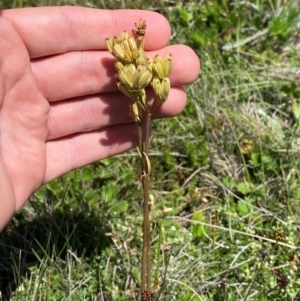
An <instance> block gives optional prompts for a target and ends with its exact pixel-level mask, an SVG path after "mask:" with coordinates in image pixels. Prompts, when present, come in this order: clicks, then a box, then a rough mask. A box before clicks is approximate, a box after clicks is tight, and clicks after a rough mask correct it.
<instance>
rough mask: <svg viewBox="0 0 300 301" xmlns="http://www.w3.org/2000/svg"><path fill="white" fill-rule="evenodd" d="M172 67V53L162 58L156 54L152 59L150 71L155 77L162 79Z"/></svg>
mask: <svg viewBox="0 0 300 301" xmlns="http://www.w3.org/2000/svg"><path fill="white" fill-rule="evenodd" d="M172 67H173V60H172V55H171V54H168V55H167V56H166V57H165V58H164V59H162V58H161V56H159V55H156V56H155V57H154V59H153V65H152V71H153V75H154V76H155V77H158V78H159V79H161V80H162V79H164V78H165V77H168V76H169V74H170V72H171V70H172Z"/></svg>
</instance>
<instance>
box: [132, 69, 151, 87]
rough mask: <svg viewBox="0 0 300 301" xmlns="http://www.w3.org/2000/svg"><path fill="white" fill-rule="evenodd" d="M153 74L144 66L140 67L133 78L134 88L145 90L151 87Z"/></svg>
mask: <svg viewBox="0 0 300 301" xmlns="http://www.w3.org/2000/svg"><path fill="white" fill-rule="evenodd" d="M151 79H152V73H151V72H150V71H149V70H148V69H147V67H146V66H144V65H139V66H138V68H137V70H136V72H135V73H134V76H133V86H134V88H135V89H138V90H139V89H144V88H145V87H146V86H148V85H149V83H150V82H151Z"/></svg>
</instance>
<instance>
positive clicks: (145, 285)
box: [141, 112, 152, 292]
mask: <svg viewBox="0 0 300 301" xmlns="http://www.w3.org/2000/svg"><path fill="white" fill-rule="evenodd" d="M151 115H152V114H151V113H149V112H148V113H147V114H146V129H145V140H144V141H145V142H144V150H142V151H141V153H142V164H143V175H142V183H143V190H144V205H143V217H144V218H143V253H142V274H141V281H142V292H144V291H145V290H148V291H151V245H150V223H149V211H150V210H149V184H150V172H151V166H150V161H149V158H148V155H149V142H150V141H149V140H150V130H151Z"/></svg>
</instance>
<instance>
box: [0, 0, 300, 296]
mask: <svg viewBox="0 0 300 301" xmlns="http://www.w3.org/2000/svg"><path fill="white" fill-rule="evenodd" d="M0 3H1V6H2V7H3V8H12V7H25V6H41V5H66V4H68V5H84V6H88V7H98V8H109V9H112V8H143V9H151V10H155V11H158V12H160V13H162V14H164V15H165V16H166V17H167V18H168V19H169V20H170V23H171V25H172V30H173V33H172V39H171V43H172V44H175V43H183V44H187V45H189V46H191V47H192V48H193V49H194V50H195V52H196V53H197V54H198V55H199V57H200V58H201V64H202V72H201V75H200V76H199V79H198V80H197V81H196V82H195V83H194V84H193V85H191V86H189V87H187V88H186V90H187V93H188V96H189V101H188V104H187V107H186V109H185V111H184V113H183V114H182V115H181V116H179V117H177V118H174V119H170V120H164V121H156V122H155V124H154V129H153V136H152V141H151V146H152V153H151V160H152V161H153V163H152V164H153V167H154V169H155V172H154V179H153V181H152V190H151V195H152V201H153V211H152V218H153V222H152V224H153V230H152V233H153V234H152V237H153V241H152V243H153V246H154V248H155V252H154V254H153V262H154V267H155V269H156V271H155V284H156V290H157V291H160V290H161V295H160V300H182V301H188V300H189V301H196V300H205V301H208V300H214V301H217V300H228V301H229V300H230V301H231V300H232V301H233V300H234V301H236V300H261V301H263V300H300V293H299V291H300V279H299V275H300V259H299V255H300V254H299V249H298V248H299V216H300V206H299V201H300V188H299V177H300V172H299V118H300V113H299V112H300V103H299V95H300V90H299V65H300V60H299V53H300V52H299V26H300V23H299V22H300V10H299V2H298V1H292V0H290V1H288V0H249V1H234V0H211V1H208V0H207V1H205V0H204V1H155V0H149V1H146V0H145V1H125V0H124V1H117V0H115V1H85V0H77V1H75V0H74V1H63V0H61V1H58V0H18V1H10V0H2V1H0ZM138 171H139V160H138V156H137V154H136V152H135V151H134V150H133V151H130V152H128V153H126V154H123V155H119V156H117V157H114V158H109V159H106V160H103V161H101V162H98V163H96V164H94V165H91V166H87V167H85V168H83V169H80V170H76V171H74V172H71V173H69V174H67V175H65V176H64V177H62V178H60V179H58V180H55V181H53V182H51V183H49V184H47V185H45V186H44V187H43V188H41V189H40V190H39V191H38V192H37V193H36V194H35V195H33V196H32V198H31V199H30V201H29V202H28V204H27V206H26V207H25V208H24V209H23V210H21V211H20V212H19V213H18V214H17V215H16V216H15V218H14V219H13V220H12V222H11V223H10V224H9V225H8V227H7V228H6V229H5V231H3V233H1V234H0V291H1V292H2V299H4V300H98V301H99V300H120V301H121V300H136V298H137V297H136V296H137V292H138V289H139V269H140V248H141V187H140V184H139V181H138V177H139V175H138V174H139V173H138ZM0 299H1V297H0Z"/></svg>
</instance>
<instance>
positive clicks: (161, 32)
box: [0, 7, 200, 230]
mask: <svg viewBox="0 0 300 301" xmlns="http://www.w3.org/2000/svg"><path fill="white" fill-rule="evenodd" d="M139 19H144V20H146V23H147V34H146V46H145V50H147V53H148V55H149V56H154V55H155V54H157V53H158V54H160V55H163V56H165V55H166V54H168V53H172V55H173V58H174V66H173V70H172V73H171V75H170V80H171V86H172V88H171V91H170V95H169V99H168V101H166V102H165V103H164V105H163V106H162V107H161V108H160V109H159V110H158V111H157V112H156V116H155V117H156V118H164V117H171V116H175V115H177V114H179V113H180V112H181V111H182V110H183V108H184V106H185V102H186V94H185V92H184V90H183V88H182V85H185V84H189V83H191V82H192V81H194V80H195V79H196V78H197V75H198V73H199V68H200V65H199V60H198V58H197V56H196V55H195V53H194V52H193V51H192V50H191V49H190V48H188V47H186V46H183V45H175V46H166V44H167V43H168V41H169V38H170V27H169V24H168V22H167V20H166V19H165V18H164V17H163V16H161V15H159V14H157V13H154V12H150V11H139V10H115V11H109V10H99V9H89V8H82V7H42V8H25V9H14V10H4V11H0V75H1V76H0V179H1V180H0V230H1V229H3V227H4V226H5V225H6V223H7V222H8V221H9V219H10V218H11V217H12V215H13V214H14V213H15V212H16V211H17V210H19V209H20V208H21V207H22V206H23V205H24V203H25V202H26V200H27V199H28V197H29V196H30V195H31V194H32V193H33V192H34V191H36V190H37V189H38V188H39V187H40V186H41V185H43V184H44V183H47V182H49V181H51V180H53V179H55V178H57V177H59V176H60V175H62V174H64V173H67V172H69V171H71V170H73V169H75V168H79V167H82V166H84V165H87V164H89V163H92V162H94V161H97V160H101V159H104V158H106V157H109V156H113V155H116V154H118V153H121V152H124V151H126V150H128V149H130V148H132V147H134V146H136V145H137V143H138V137H137V133H136V126H135V124H134V123H132V122H130V117H129V114H128V107H129V104H130V100H129V99H127V98H126V97H125V96H124V95H122V94H121V93H120V92H118V89H117V87H116V71H115V68H114V62H115V60H114V58H113V57H112V56H111V54H110V53H109V52H108V51H107V50H106V46H105V39H106V38H110V37H112V36H114V35H119V34H120V32H122V31H123V30H127V31H128V32H131V29H132V28H133V23H134V22H137V21H138V20H139Z"/></svg>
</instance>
